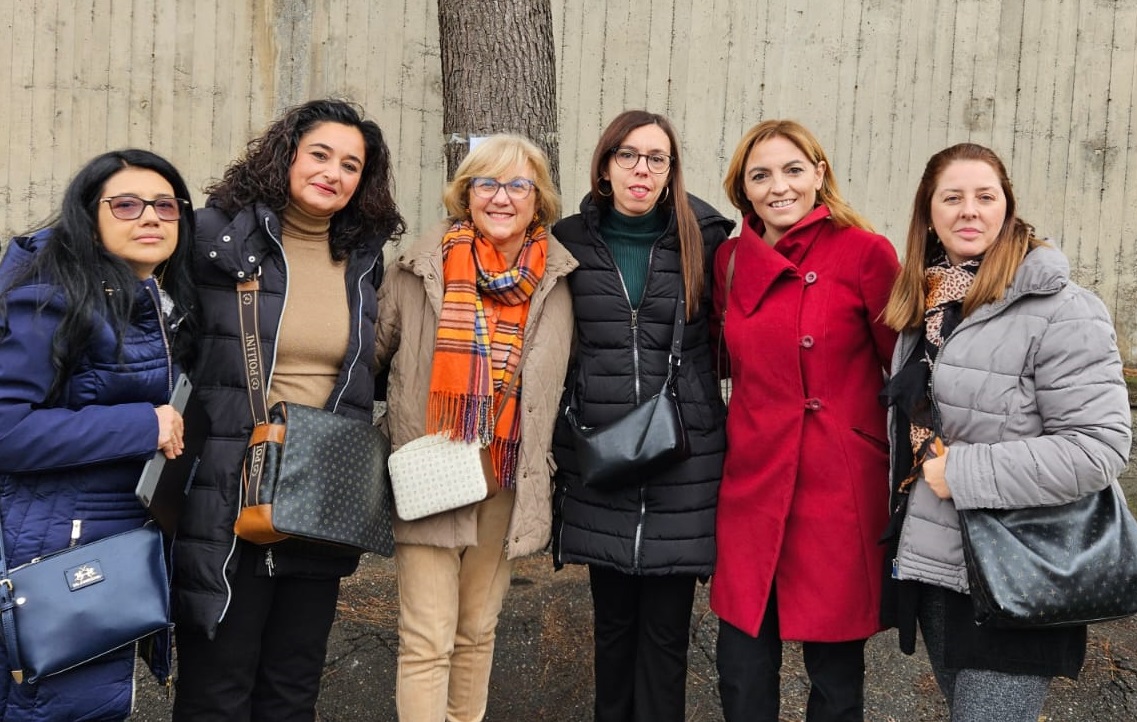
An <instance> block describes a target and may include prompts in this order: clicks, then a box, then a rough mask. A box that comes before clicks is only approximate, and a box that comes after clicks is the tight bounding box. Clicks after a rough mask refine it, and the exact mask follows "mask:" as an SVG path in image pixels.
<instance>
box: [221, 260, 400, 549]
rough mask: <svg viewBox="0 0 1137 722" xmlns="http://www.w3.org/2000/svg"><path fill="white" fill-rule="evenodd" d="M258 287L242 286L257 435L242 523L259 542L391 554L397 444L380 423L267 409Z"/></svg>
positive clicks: (247, 467)
mask: <svg viewBox="0 0 1137 722" xmlns="http://www.w3.org/2000/svg"><path fill="white" fill-rule="evenodd" d="M256 283H257V282H256V281H255V280H254V281H250V282H246V283H243V284H241V285H239V286H238V294H237V296H238V303H239V304H240V313H241V332H242V335H243V336H244V337H245V344H244V346H245V351H246V353H245V375H246V383H247V386H248V391H249V403H250V405H251V406H252V409H253V421H254V424H255V425H254V426H253V432H252V435H251V436H250V438H249V445H248V449H247V451H246V453H245V463H244V468H243V470H242V477H243V479H242V482H243V490H242V491H243V495H242V504H241V509H240V512H239V514H238V516H237V521H236V523H235V524H234V527H233V528H234V532H235V533H236V534H237V536H239V537H241V538H242V539H244V540H246V541H250V542H253V543H254V544H272V543H276V542H281V541H285V540H287V539H295V540H301V541H310V542H317V543H322V544H327V545H328V547H327V551H329V552H331V553H335V552H336V551H337V550H338V551H341V552H342V553H343V554H347V555H351V554H359V553H360V552H364V551H370V552H376V553H377V554H382V555H383V556H388V557H389V556H391V555H393V554H394V553H395V539H394V535H393V534H392V529H391V505H392V499H391V485H390V482H389V481H388V478H387V457H388V456H390V454H391V444H390V442H389V441H388V440H387V438H386V437H385V436H383V434H382V432H380V431H379V429H377V428H376V427H375V426H373V425H372V424H370V423H368V422H366V421H362V420H359V419H351V418H348V417H346V416H341V415H339V414H334V413H332V412H330V411H325V410H323V409H315V408H312V407H309V406H304V405H301V404H296V403H291V402H286V401H281V402H279V403H277V404H274V405H273V407H272V409H267V408H266V407H267V406H268V400H267V398H266V397H265V383H264V373H263V369H264V365H263V360H262V359H261V353H260V337H259V334H258V333H257V330H256V329H257V311H256V308H257V298H256V297H257V290H258V289H257V288H256Z"/></svg>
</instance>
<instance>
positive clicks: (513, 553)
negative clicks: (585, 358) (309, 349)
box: [376, 135, 576, 722]
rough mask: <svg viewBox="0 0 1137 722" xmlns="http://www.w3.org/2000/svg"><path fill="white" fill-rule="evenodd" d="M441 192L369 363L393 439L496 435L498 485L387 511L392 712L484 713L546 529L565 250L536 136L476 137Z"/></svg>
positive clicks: (461, 721) (385, 293)
mask: <svg viewBox="0 0 1137 722" xmlns="http://www.w3.org/2000/svg"><path fill="white" fill-rule="evenodd" d="M444 203H445V205H446V210H447V212H448V213H449V215H450V217H449V218H448V220H447V225H446V226H445V227H443V228H438V229H436V230H435V231H434V232H432V233H428V234H427V235H426V237H424V238H423V239H421V240H419V241H418V242H416V243H415V244H414V245H413V246H411V248H410V249H409V250H408V251H407V252H405V253H404V254H402V256H401V257H400V258H399V259H398V260H397V261H396V262H395V263H394V264H393V265H392V266H391V268H390V269H389V270H388V272H387V276H386V278H385V279H384V281H383V285H382V288H381V289H380V291H379V326H378V337H377V344H376V346H377V353H378V357H379V364H380V367H383V366H386V365H389V366H390V376H389V380H388V389H389V391H388V396H387V403H388V425H389V431H390V434H391V442H392V445H393V446H394V448H398V447H399V446H401V445H403V444H405V443H407V442H408V441H411V440H412V439H416V438H418V437H420V436H423V435H425V434H428V433H436V432H439V431H443V432H449V434H450V436H451V437H452V438H456V437H464V438H466V439H468V440H472V439H474V438H481V439H483V440H488V439H489V438H490V437H491V436H492V441H490V442H489V448H490V449H491V452H492V454H493V457H494V467H495V471H496V472H497V475H498V479H499V481H500V482H501V485H502V491H501V492H500V493H499V494H497V495H496V496H495V497H493V498H492V499H490V500H488V501H484V502H481V503H479V504H475V505H472V506H468V507H463V508H461V509H458V510H456V511H452V512H444V513H441V514H436V515H434V516H430V517H426V518H424V519H420V520H417V521H412V522H405V521H402V520H399V519H396V520H395V540H396V550H395V561H396V569H397V575H398V583H399V625H398V626H399V656H398V672H397V681H396V687H395V701H396V707H397V709H398V713H399V719H400V720H401V721H402V722H440V720H443V719H445V720H449V721H451V722H478V721H479V720H481V719H482V718H483V717H484V716H485V712H486V698H487V696H488V691H489V676H490V668H491V667H492V663H493V646H494V636H495V630H496V627H497V619H498V614H499V613H500V611H501V605H502V600H503V599H504V597H505V593H506V590H508V588H509V577H510V570H511V567H512V560H514V559H516V558H517V557H520V556H524V555H526V554H531V553H533V552H537V551H540V550H541V549H543V548H544V547H545V546H546V544H547V543H548V541H549V534H550V529H551V510H552V508H551V490H552V489H551V482H550V471H551V462H550V461H549V459H550V445H551V440H552V432H553V423H554V420H555V418H556V414H557V409H558V403H559V401H560V397H561V390H562V381H563V379H564V377H565V371H566V367H567V365H568V356H569V346H570V340H571V338H572V327H573V318H572V303H571V300H570V297H569V289H568V286H567V284H566V283H565V282H564V276H565V275H566V274H568V273H569V272H570V271H572V269H573V268H575V267H576V261H575V260H574V259H573V257H572V256H571V255H570V254H569V253H568V251H566V250H565V248H564V247H563V246H562V245H561V244H560V243H558V242H557V241H556V239H554V238H553V237H552V236H551V235H549V234H548V233H547V231H546V230H545V229H546V226H547V225H548V224H550V223H551V222H552V221H553V220H554V219H555V218H556V217H557V215H558V213H559V210H560V202H559V198H558V196H557V192H556V189H555V188H554V186H553V184H552V180H551V178H550V174H549V168H548V161H547V160H546V158H545V155H544V154H543V153H542V152H541V151H540V149H538V148H537V146H535V145H534V144H533V143H531V142H530V141H528V140H526V139H524V138H521V137H519V136H512V135H497V136H493V137H491V138H489V139H487V140H486V141H484V142H483V143H481V144H480V145H479V146H478V147H477V148H475V149H474V150H472V151H471V152H470V154H469V155H468V156H467V157H466V159H465V160H464V161H463V162H462V164H461V165H460V166H459V168H458V170H457V172H456V173H455V176H454V180H453V181H452V182H451V183H450V185H449V186H448V187H447V190H446V193H445V196H444ZM441 317H445V318H446V319H447V323H446V325H445V338H446V339H449V340H454V339H455V337H456V335H457V337H458V338H460V339H461V340H462V341H465V342H464V343H448V344H439V345H438V347H437V348H436V340H437V339H438V338H439V318H441ZM485 339H489V340H490V341H491V343H488V344H487V343H484V340H485ZM522 355H524V358H523V359H522ZM521 360H523V362H524V363H523V365H522V366H521V368H520V369H518V363H519V361H521ZM514 373H520V376H519V377H518V379H519V380H518V382H517V383H516V384H515V385H513V388H512V389H511V388H510V379H511V378H512V376H513V374H514ZM507 394H508V398H507V397H506V395H507ZM503 404H504V407H503V408H502V413H501V415H500V418H498V419H496V421H493V419H494V418H495V412H496V411H497V410H498V408H499V406H501V405H503ZM428 409H429V411H428ZM455 409H458V411H454V410H455ZM448 412H450V413H449V414H448ZM476 419H481V424H480V425H479V424H477V423H475V421H474V420H476ZM489 427H492V428H489Z"/></svg>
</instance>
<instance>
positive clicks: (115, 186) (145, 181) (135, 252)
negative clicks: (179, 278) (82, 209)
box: [97, 168, 178, 278]
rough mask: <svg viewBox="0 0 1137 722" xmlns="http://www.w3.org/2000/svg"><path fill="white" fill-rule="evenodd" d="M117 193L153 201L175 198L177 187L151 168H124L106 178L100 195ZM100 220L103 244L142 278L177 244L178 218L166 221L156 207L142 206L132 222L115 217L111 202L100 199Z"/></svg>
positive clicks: (117, 194)
mask: <svg viewBox="0 0 1137 722" xmlns="http://www.w3.org/2000/svg"><path fill="white" fill-rule="evenodd" d="M114 196H136V197H138V198H141V199H142V200H145V201H152V200H155V199H157V198H173V197H174V188H173V186H171V185H170V182H169V181H167V180H166V179H165V178H163V177H162V176H161V175H159V174H158V173H156V172H154V171H152V170H147V169H145V168H123V169H122V170H120V171H119V172H118V173H115V174H114V175H112V176H111V177H110V178H108V179H107V182H106V183H105V184H104V185H103V190H102V193H101V194H100V196H99V198H112V197H114ZM97 220H98V226H99V240H100V241H102V244H103V247H104V248H106V249H107V251H109V252H110V253H112V254H114V255H116V256H118V257H119V258H121V259H123V260H124V261H126V262H127V264H128V265H129V266H130V267H131V268H132V269H133V270H134V273H135V275H137V276H138V277H139V278H149V277H150V276H151V275H152V274H153V273H154V269H155V268H157V267H158V265H159V264H160V263H162V262H163V261H165V260H166V259H167V258H169V257H170V256H171V255H173V253H174V249H176V248H177V247H178V221H177V220H176V219H175V220H172V221H163V220H162V219H160V218H158V213H157V212H156V211H155V210H154V207H153V206H146V207H145V208H143V209H142V215H141V216H139V217H138V218H136V219H134V220H133V221H123V220H119V219H118V218H115V217H114V215H113V214H112V213H111V207H110V204H109V203H104V202H102V201H100V202H99V212H98V219H97Z"/></svg>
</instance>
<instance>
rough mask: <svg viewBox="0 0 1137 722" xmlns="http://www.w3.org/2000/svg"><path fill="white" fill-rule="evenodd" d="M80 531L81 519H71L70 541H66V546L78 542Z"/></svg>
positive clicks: (81, 529)
mask: <svg viewBox="0 0 1137 722" xmlns="http://www.w3.org/2000/svg"><path fill="white" fill-rule="evenodd" d="M82 531H83V520H82V519H72V520H71V541H70V542H68V543H67V546H69V547H73V546H75V545H76V544H78V543H79V534H80V533H81V532H82Z"/></svg>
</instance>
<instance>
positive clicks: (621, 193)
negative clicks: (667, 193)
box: [601, 124, 671, 216]
mask: <svg viewBox="0 0 1137 722" xmlns="http://www.w3.org/2000/svg"><path fill="white" fill-rule="evenodd" d="M618 147H619V148H622V149H628V150H631V151H634V152H635V153H638V154H640V155H641V156H650V155H666V156H670V155H671V139H670V138H668V137H667V133H665V132H664V131H663V128H660V127H659V126H658V125H654V124H652V125H641V126H640V127H638V128H636V129H635V130H633V131H632V132H631V133H628V134H627V135H626V136H624V139H623V140H622V141H620V143H619V146H618ZM647 164H648V160H647V158H644V157H640V158H638V159H637V160H636V165H635V167H633V168H621V167H620V165H619V164H618V163H616V156H615V154H611V155H610V156H609V157H608V164H607V167H606V168H605V169H604V172H603V173H602V174H601V177H603V178H605V179H606V180H608V182H610V183H611V184H612V205H613V206H615V208H616V210H617V211H619V212H620V213H623V214H624V215H625V216H642V215H643V214H645V213H647V212H648V211H650V210H651V209H652V208H655V204H656V202H658V201H659V196H660V194H662V193H663V189H664V188H666V187H667V183H668V182H669V181H670V180H671V169H670V168H668V170H667V171H665V172H663V173H652V172H651V171H650V170H649V169H648V167H647Z"/></svg>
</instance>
